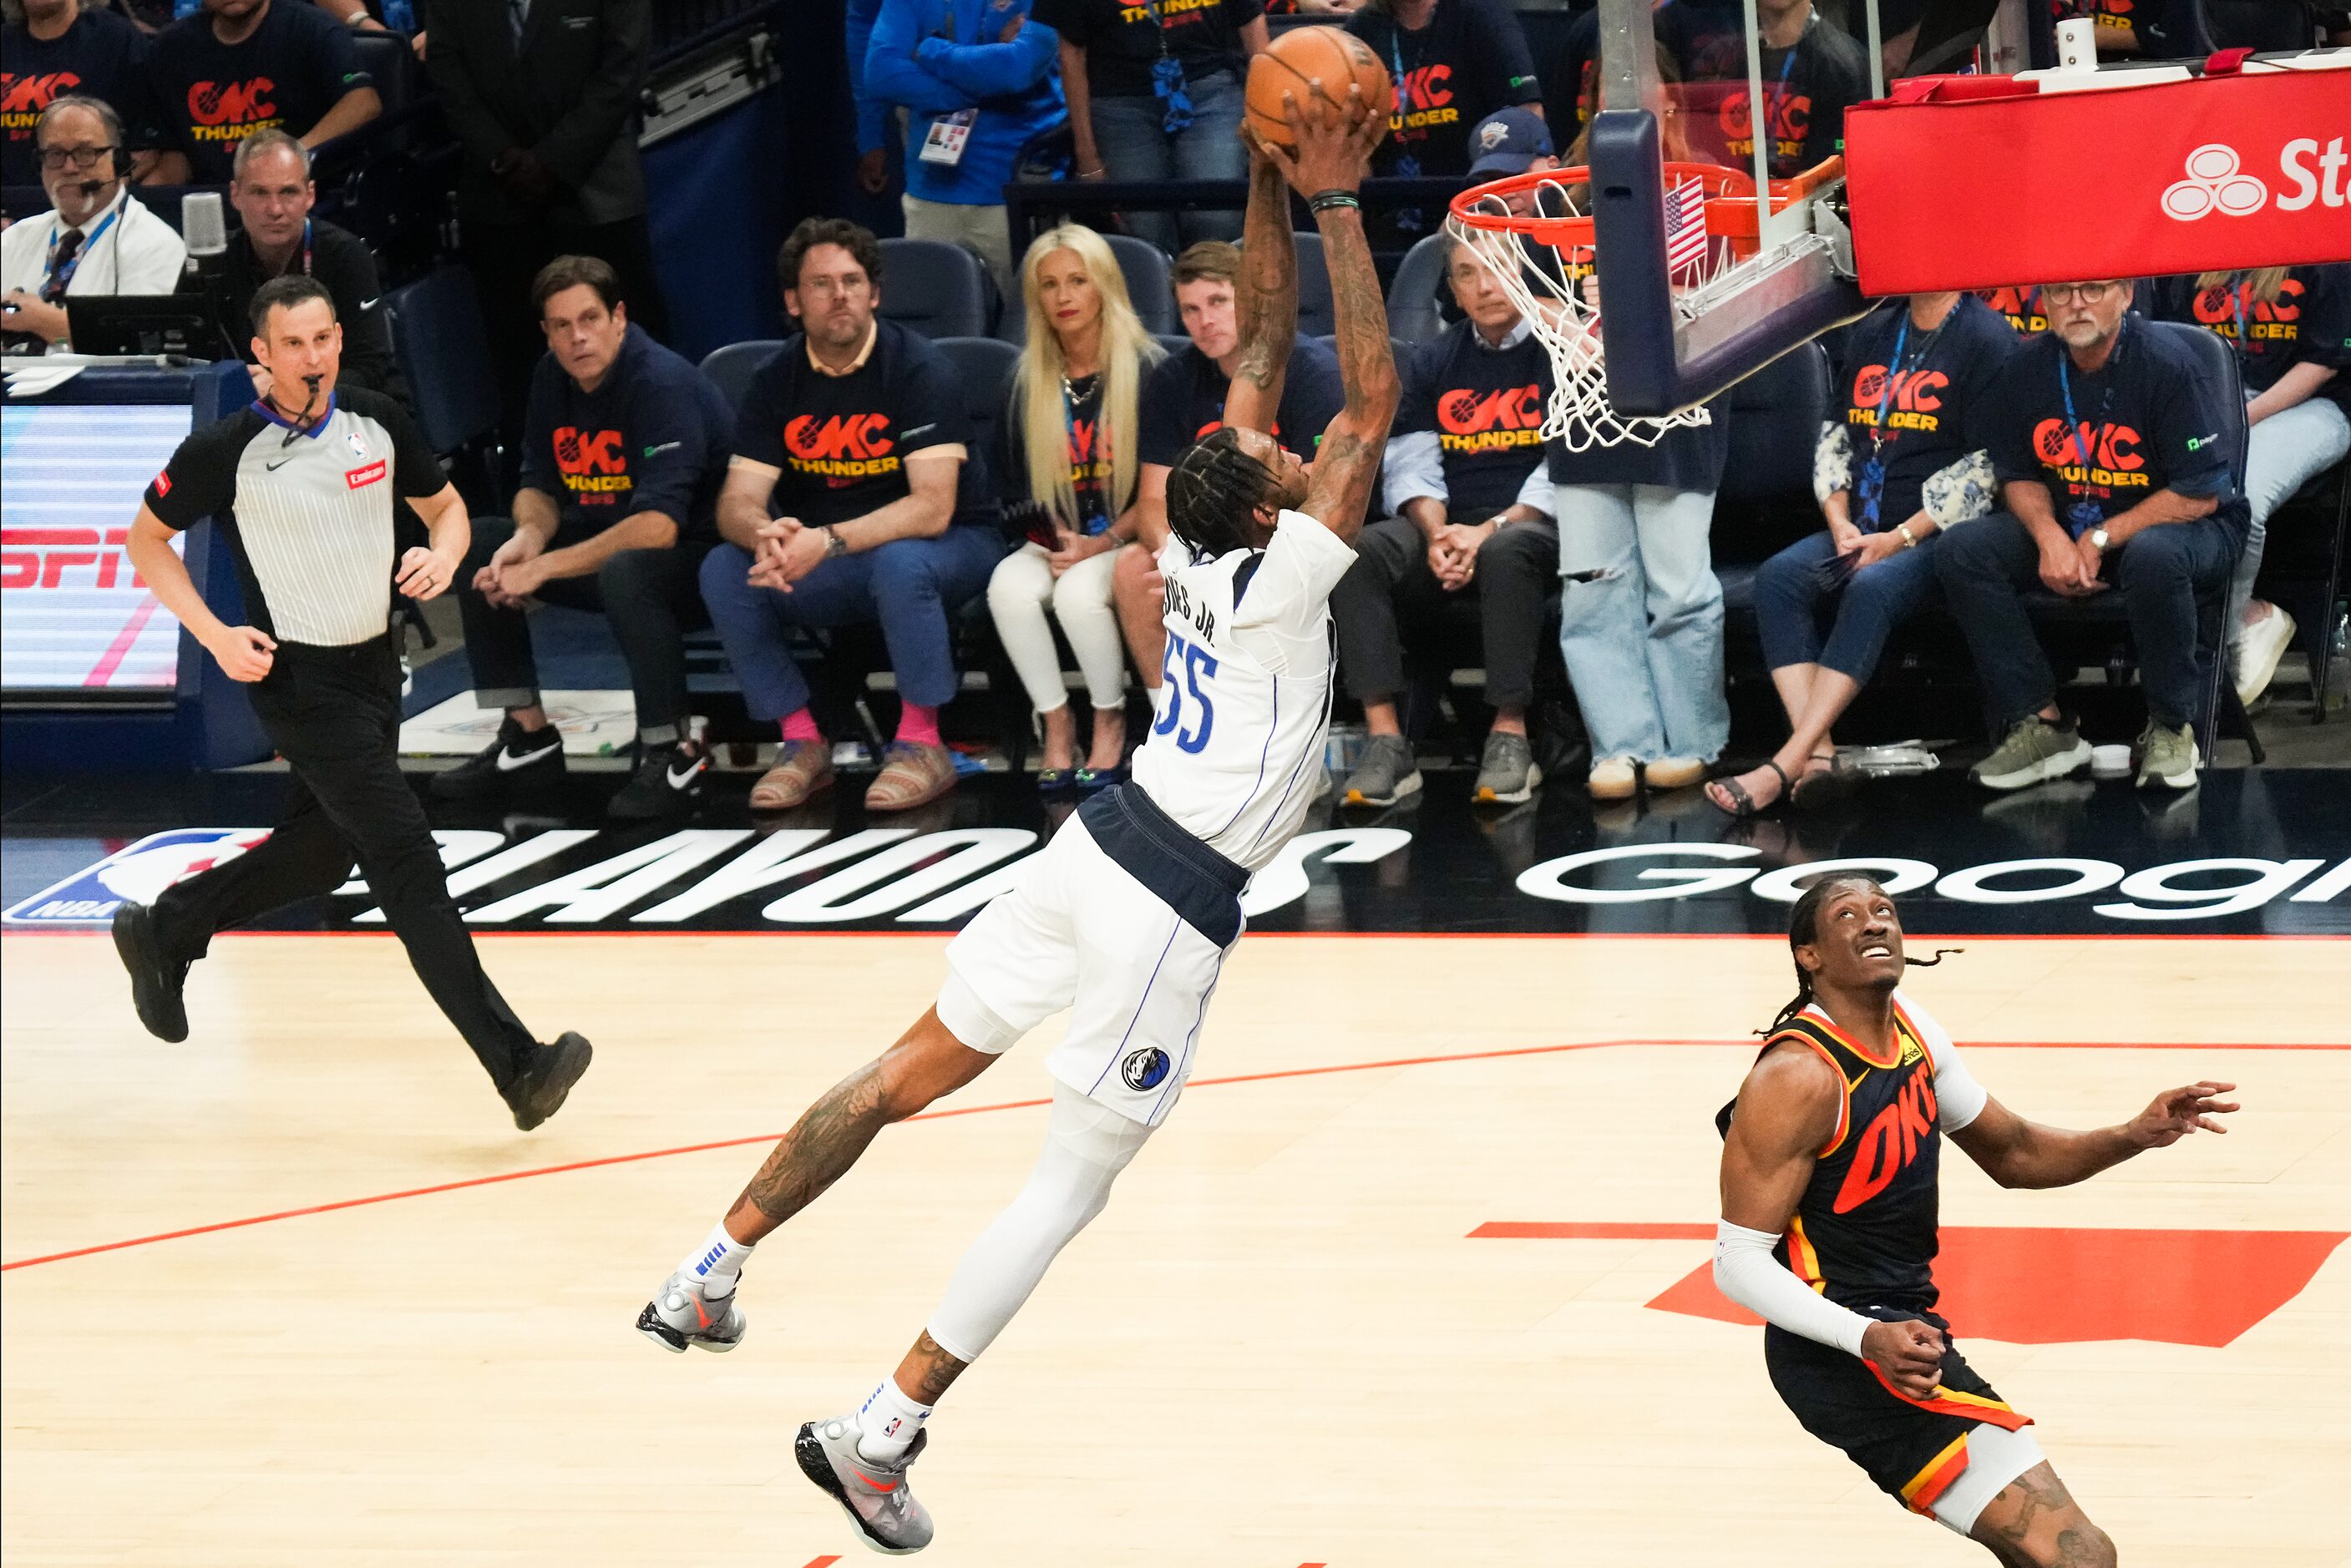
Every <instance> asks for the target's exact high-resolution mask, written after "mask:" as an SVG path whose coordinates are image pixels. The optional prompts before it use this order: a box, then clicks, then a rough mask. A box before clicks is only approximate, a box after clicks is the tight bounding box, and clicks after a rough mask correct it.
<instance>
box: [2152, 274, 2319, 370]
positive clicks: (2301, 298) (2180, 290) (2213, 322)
mask: <svg viewBox="0 0 2351 1568" xmlns="http://www.w3.org/2000/svg"><path fill="white" fill-rule="evenodd" d="M2139 299H2140V303H2141V304H2142V305H2143V306H2146V308H2147V314H2148V315H2150V316H2152V317H2155V318H2156V319H2157V320H2158V321H2179V322H2183V323H2185V324H2186V325H2188V326H2189V327H2202V328H2204V330H2206V331H2207V332H2210V333H2213V334H2215V335H2217V336H2219V337H2222V338H2224V339H2226V340H2227V341H2228V342H2229V343H2230V344H2231V346H2232V347H2234V348H2236V350H2237V354H2238V359H2237V363H2238V364H2239V365H2240V366H2241V368H2242V369H2243V372H2244V378H2245V389H2246V390H2247V391H2249V392H2254V393H2260V392H2266V391H2268V390H2269V389H2271V388H2272V387H2274V386H2276V385H2277V382H2278V378H2279V377H2281V376H2283V375H2284V374H2285V373H2286V372H2287V371H2288V370H2290V369H2293V368H2294V366H2296V365H2325V366H2329V367H2331V368H2334V369H2335V370H2336V371H2337V372H2338V374H2337V375H2336V376H2335V379H2333V380H2331V381H2328V382H2326V383H2325V388H2324V390H2325V392H2327V393H2329V394H2336V393H2338V392H2340V391H2342V390H2345V389H2343V388H2342V387H2341V383H2342V380H2343V377H2342V376H2341V374H2340V373H2339V372H2340V370H2341V369H2342V368H2343V367H2344V366H2346V365H2351V266H2298V267H2295V268H2294V269H2293V270H2292V271H2290V272H2288V273H2287V274H2286V275H2285V281H2284V282H2283V284H2281V285H2280V286H2279V287H2278V294H2277V297H2276V298H2275V299H2273V300H2267V301H2263V300H2258V299H2255V298H2254V297H2253V292H2252V284H2251V283H2250V282H2249V281H2246V280H2243V279H2240V280H2239V281H2238V282H2237V283H2236V285H2235V286H2232V287H2220V288H2199V287H2197V286H2196V280H2195V279H2194V278H2193V277H2159V278H2157V279H2156V280H2155V281H2154V283H2153V285H2152V286H2150V287H2148V288H2147V289H2146V290H2144V291H2142V292H2141V294H2140V296H2139Z"/></svg>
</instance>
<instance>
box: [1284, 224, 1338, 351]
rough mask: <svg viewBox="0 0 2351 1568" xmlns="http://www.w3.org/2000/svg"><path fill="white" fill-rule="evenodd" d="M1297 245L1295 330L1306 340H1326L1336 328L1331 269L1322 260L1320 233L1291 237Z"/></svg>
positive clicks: (1336, 320) (1336, 315) (1336, 316)
mask: <svg viewBox="0 0 2351 1568" xmlns="http://www.w3.org/2000/svg"><path fill="white" fill-rule="evenodd" d="M1290 237H1291V239H1292V240H1293V241H1294V242H1295V243H1296V244H1297V246H1298V330H1300V331H1301V332H1303V333H1304V334H1306V336H1308V337H1329V336H1330V335H1331V334H1332V333H1333V332H1335V331H1337V330H1338V328H1339V317H1338V313H1337V312H1336V311H1335V310H1333V309H1332V306H1331V269H1330V268H1329V266H1327V265H1324V263H1323V260H1322V235H1321V234H1293V235H1291V236H1290Z"/></svg>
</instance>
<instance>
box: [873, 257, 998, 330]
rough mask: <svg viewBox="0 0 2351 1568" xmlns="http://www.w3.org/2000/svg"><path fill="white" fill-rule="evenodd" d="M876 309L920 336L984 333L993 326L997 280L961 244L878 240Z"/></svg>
mask: <svg viewBox="0 0 2351 1568" xmlns="http://www.w3.org/2000/svg"><path fill="white" fill-rule="evenodd" d="M880 314H881V315H882V316H883V317H884V318H885V319H887V320H891V321H894V322H896V323H897V324H898V325H899V326H901V327H905V328H906V329H907V330H909V331H911V332H915V333H919V334H921V335H922V336H923V337H933V338H936V337H986V336H987V332H988V330H989V329H990V328H992V327H995V325H996V285H995V283H994V281H993V280H991V279H990V278H989V277H988V275H987V268H986V267H985V266H982V265H980V260H979V257H978V256H977V255H975V254H973V253H971V252H970V251H967V250H966V249H964V248H963V246H961V245H955V244H947V242H946V241H945V240H883V242H882V306H881V311H880Z"/></svg>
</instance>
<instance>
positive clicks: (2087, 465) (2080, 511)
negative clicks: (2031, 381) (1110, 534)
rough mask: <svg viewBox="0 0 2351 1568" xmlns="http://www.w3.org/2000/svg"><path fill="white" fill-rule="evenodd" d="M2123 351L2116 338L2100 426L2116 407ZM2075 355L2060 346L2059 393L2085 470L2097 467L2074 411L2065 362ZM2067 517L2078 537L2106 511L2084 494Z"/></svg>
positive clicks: (2108, 364) (2100, 405) (2100, 406)
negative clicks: (2119, 359) (2117, 368)
mask: <svg viewBox="0 0 2351 1568" xmlns="http://www.w3.org/2000/svg"><path fill="white" fill-rule="evenodd" d="M2122 351H2123V346H2122V343H2121V341H2120V340H2119V338H2117V340H2116V344H2115V348H2114V354H2112V355H2109V356H2108V357H2107V359H2106V389H2105V396H2104V397H2102V398H2101V399H2100V400H2098V423H2099V425H2100V426H2101V427H2103V426H2104V425H2105V422H2106V410H2109V409H2111V408H2112V407H2113V406H2114V401H2115V380H2114V376H2115V358H2116V356H2119V355H2120V354H2121V353H2122ZM2071 358H2073V355H2072V354H2071V353H2069V352H2068V351H2066V349H2065V348H2064V347H2063V346H2060V348H2059V349H2058V352H2057V395H2058V396H2059V397H2061V398H2063V399H2064V400H2065V423H2066V424H2067V426H2068V427H2070V428H2071V429H2072V431H2073V432H2074V454H2075V455H2076V456H2078V457H2079V458H2080V459H2081V460H2082V467H2083V469H2084V470H2085V472H2086V471H2087V470H2089V469H2091V468H2094V467H2095V466H2096V463H2095V457H2096V452H2095V446H2094V442H2093V441H2092V439H2091V437H2090V435H2089V434H2088V432H2087V431H2085V430H2084V429H2083V428H2082V420H2081V416H2080V415H2078V414H2076V413H2075V412H2074V379H2073V377H2072V376H2071V375H2069V374H2068V373H2067V369H2066V361H2067V360H2069V359H2071ZM2065 517H2066V520H2067V521H2068V522H2070V523H2072V524H2074V537H2075V538H2079V537H2081V535H2082V531H2083V530H2084V529H2085V528H2089V527H2093V526H2095V524H2098V523H2100V522H2103V521H2104V520H2105V512H2104V511H2103V510H2101V509H2100V507H2099V505H2098V504H2097V503H2096V502H2095V501H2092V500H2091V499H2089V497H2087V496H2084V497H2083V498H2082V499H2080V500H2079V501H2076V502H2074V504H2072V505H2071V506H2068V507H2067V508H2066V509H2065Z"/></svg>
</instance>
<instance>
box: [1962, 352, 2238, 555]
mask: <svg viewBox="0 0 2351 1568" xmlns="http://www.w3.org/2000/svg"><path fill="white" fill-rule="evenodd" d="M2061 358H2064V362H2065V364H2064V369H2065V379H2064V382H2061V381H2060V380H2059V379H2058V365H2059V361H2060V359H2061ZM2067 385H2070V387H2071V389H2072V393H2073V402H2074V414H2075V416H2077V417H2078V418H2079V419H2080V421H2081V424H2082V428H2081V429H2080V431H2072V430H2069V429H2068V426H2069V424H2070V423H2071V422H2072V421H2069V420H2068V419H2067V417H2066V413H2065V398H2064V387H2065V386H2067ZM1985 407H1986V410H1987V411H1986V414H1985V418H1984V421H1983V425H1984V433H1985V435H1986V436H1987V437H1988V438H1989V439H1988V441H1987V442H1986V444H1987V446H1988V447H1989V448H1990V450H1991V463H1992V471H1993V472H1994V473H1995V474H1997V475H1998V476H1999V478H2000V480H2001V483H2010V482H2011V481H2021V480H2032V481H2035V482H2037V483H2041V484H2044V485H2046V486H2047V487H2048V489H2049V500H2050V504H2051V505H2052V507H2053V509H2054V510H2055V512H2056V514H2057V520H2058V521H2059V522H2060V523H2062V524H2064V525H2065V528H2066V530H2067V531H2068V532H2069V533H2071V534H2073V535H2075V536H2076V537H2078V536H2080V535H2082V534H2084V533H2085V532H2086V531H2087V530H2088V529H2090V528H2091V527H2094V526H2095V523H2093V522H2091V521H2088V520H2086V516H2084V517H2077V516H2075V515H2074V508H2075V507H2076V506H2081V507H2084V508H2085V513H2086V512H2088V511H2094V512H2095V514H2096V519H2097V521H2099V522H2103V521H2105V519H2107V518H2110V517H2115V516H2117V515H2119V514H2122V513H2125V512H2127V511H2129V510H2130V509H2131V508H2132V507H2134V506H2136V505H2137V504H2139V503H2140V502H2142V501H2144V500H2146V499H2147V497H2148V496H2150V495H2152V494H2154V493H2156V492H2157V491H2158V490H2173V491H2177V492H2178V493H2180V494H2182V495H2186V496H2190V497H2199V498H2200V497H2203V496H2208V495H2210V496H2217V497H2218V498H2219V499H2220V511H2219V512H2218V513H2217V514H2215V515H2217V516H2218V517H2219V518H2220V521H2221V522H2223V523H2225V524H2228V525H2229V526H2230V527H2231V528H2232V529H2234V530H2236V532H2237V533H2238V535H2240V536H2241V535H2243V534H2244V532H2245V530H2246V528H2247V526H2248V525H2249V524H2250V521H2251V514H2249V513H2248V512H2247V510H2246V507H2245V497H2244V493H2243V492H2242V491H2241V490H2240V489H2239V488H2238V485H2237V482H2236V477H2235V475H2234V474H2233V473H2232V472H2231V463H2232V462H2234V459H2235V450H2234V449H2235V445H2236V442H2237V441H2238V439H2239V438H2238V431H2241V429H2242V428H2243V425H2244V419H2245V411H2244V410H2243V409H2242V408H2241V407H2231V400H2230V389H2229V388H2227V387H2224V386H2221V385H2219V384H2217V383H2215V382H2214V381H2213V380H2212V379H2211V378H2210V377H2209V376H2206V375H2205V374H2204V373H2203V369H2202V367H2201V366H2200V365H2199V362H2198V359H2197V357H2196V356H2195V355H2194V354H2193V353H2192V352H2191V351H2190V349H2189V347H2188V346H2187V345H2185V344H2182V343H2179V342H2177V341H2174V340H2173V339H2172V338H2171V337H2170V336H2169V329H2168V328H2165V327H2151V326H2149V325H2148V324H2147V322H2146V321H2144V320H2142V319H2141V318H2140V317H2136V316H2126V317H2123V322H2122V335H2121V337H2120V338H2119V339H2118V340H2117V341H2116V344H2115V347H2114V351H2113V353H2112V354H2110V355H2109V356H2108V357H2107V359H2106V363H2105V367H2104V368H2103V369H2099V370H2098V371H2096V372H2095V373H2092V372H2087V371H2085V370H2083V369H2081V367H2079V366H2078V365H2075V364H2074V363H2073V362H2072V360H2071V358H2067V357H2066V348H2065V345H2064V343H2063V342H2062V341H2060V340H2059V338H2058V337H2056V335H2055V334H2054V333H2047V332H2044V333H2043V334H2042V335H2041V336H2040V337H2035V338H2032V340H2031V341H2029V342H2027V343H2026V344H2025V345H2024V347H2023V348H2020V349H2018V350H2017V351H2016V353H2015V354H2014V355H2013V356H2011V358H2010V359H2009V361H2008V363H2007V364H2006V365H2005V366H2003V367H2002V368H2001V372H2000V374H1999V376H1998V377H1996V378H1995V379H1993V381H1992V384H1991V388H1990V389H1988V391H1987V393H1986V404H1985Z"/></svg>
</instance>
